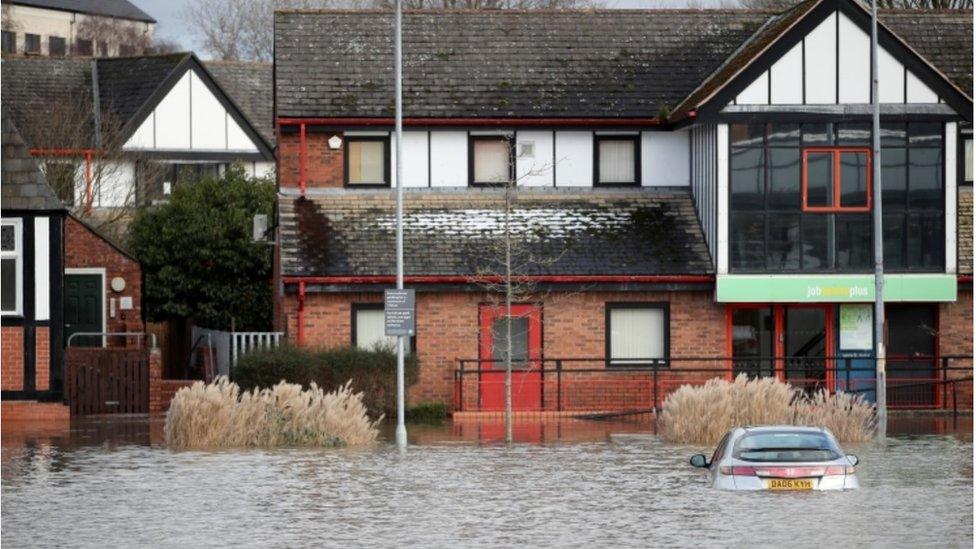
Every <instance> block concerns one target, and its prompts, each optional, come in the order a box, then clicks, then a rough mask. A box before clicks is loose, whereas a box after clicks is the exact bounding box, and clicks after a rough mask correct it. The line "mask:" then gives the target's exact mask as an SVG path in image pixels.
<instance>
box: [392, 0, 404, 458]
mask: <svg viewBox="0 0 976 549" xmlns="http://www.w3.org/2000/svg"><path fill="white" fill-rule="evenodd" d="M401 3H402V2H401V0H396V15H395V24H394V31H393V34H394V37H393V44H394V46H393V48H394V56H395V59H394V62H393V66H394V78H395V79H396V84H395V86H394V87H395V89H396V91H395V93H396V132H395V133H396V138H395V141H396V145H395V151H396V269H397V273H396V287H397V289H398V290H402V289H403V177H402V175H403V155H402V154H400V152H401V149H400V139H401V137H402V136H403V60H402V53H403V52H402V51H401V48H402V37H401V36H400V27H401V26H402V24H403V23H402V20H401V19H402V17H403V15H402V14H403V9H402V6H401ZM403 337H404V336H402V335H398V336H397V345H396V347H397V370H396V378H397V427H396V443H397V446H399V447H400V448H405V447H406V446H407V426H406V424H405V423H404V411H403V406H404V396H403V391H404V388H403V384H404V381H403Z"/></svg>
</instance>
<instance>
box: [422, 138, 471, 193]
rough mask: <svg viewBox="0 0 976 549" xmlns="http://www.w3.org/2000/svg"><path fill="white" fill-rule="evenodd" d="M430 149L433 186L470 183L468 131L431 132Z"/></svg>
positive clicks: (453, 185)
mask: <svg viewBox="0 0 976 549" xmlns="http://www.w3.org/2000/svg"><path fill="white" fill-rule="evenodd" d="M430 151H431V152H430V186H431V187H463V186H466V185H467V184H468V133H467V132H463V131H437V132H431V134H430Z"/></svg>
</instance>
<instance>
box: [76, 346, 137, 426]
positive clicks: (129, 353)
mask: <svg viewBox="0 0 976 549" xmlns="http://www.w3.org/2000/svg"><path fill="white" fill-rule="evenodd" d="M65 397H66V398H67V400H68V404H69V405H70V406H71V414H72V415H89V414H145V413H148V412H149V351H148V350H146V349H131V348H130V349H113V348H76V347H69V348H68V349H67V350H66V352H65Z"/></svg>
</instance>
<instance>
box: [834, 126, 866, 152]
mask: <svg viewBox="0 0 976 549" xmlns="http://www.w3.org/2000/svg"><path fill="white" fill-rule="evenodd" d="M837 145H843V146H846V147H850V146H862V147H870V146H871V124H870V123H865V122H844V123H841V124H837Z"/></svg>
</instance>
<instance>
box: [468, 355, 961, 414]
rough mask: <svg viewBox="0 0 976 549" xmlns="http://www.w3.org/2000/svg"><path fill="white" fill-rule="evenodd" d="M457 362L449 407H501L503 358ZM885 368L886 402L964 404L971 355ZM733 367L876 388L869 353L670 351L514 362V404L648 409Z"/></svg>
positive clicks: (818, 384)
mask: <svg viewBox="0 0 976 549" xmlns="http://www.w3.org/2000/svg"><path fill="white" fill-rule="evenodd" d="M457 364H458V368H457V369H456V370H455V371H454V378H453V382H454V409H455V410H457V411H500V410H501V409H502V408H501V406H502V403H503V402H504V398H503V397H504V372H505V365H504V362H502V361H497V360H485V359H458V360H457ZM887 372H888V383H887V388H888V404H889V406H891V407H892V408H919V409H925V408H929V409H931V408H947V407H948V405H949V404H950V402H952V404H953V408H958V407H959V406H961V405H962V406H966V407H971V400H972V383H973V382H972V379H973V357H972V356H971V355H965V356H962V355H959V356H955V355H953V356H939V357H934V356H912V357H889V358H888V363H887ZM739 374H745V375H747V376H749V377H765V376H775V377H777V378H779V379H781V380H783V381H786V382H788V383H790V384H792V385H794V386H796V387H798V388H801V389H803V390H806V391H809V392H813V391H818V390H821V389H823V390H826V391H827V392H828V393H836V392H852V393H862V394H865V395H866V397H867V398H869V399H871V400H873V398H874V391H875V388H876V386H875V383H876V382H875V359H874V358H873V357H857V356H818V357H750V358H742V357H735V358H732V357H670V358H667V359H647V360H636V359H632V360H628V361H625V362H618V361H610V360H607V359H606V358H603V357H599V358H545V359H539V360H530V361H525V362H521V363H516V364H514V365H513V373H512V398H513V408H514V409H516V410H521V411H553V412H606V411H623V410H638V411H640V410H643V411H646V412H648V413H651V412H654V411H656V410H658V409H660V407H661V405H662V404H663V402H664V399H665V398H667V396H668V395H669V394H670V393H671V392H672V391H674V390H675V389H677V388H678V387H680V386H682V385H701V384H704V383H705V382H706V381H708V380H710V379H714V378H716V377H718V378H723V379H729V380H731V379H732V378H733V377H734V376H736V375H739ZM960 395H961V396H960ZM962 399H967V400H966V402H962Z"/></svg>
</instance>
